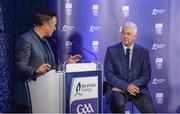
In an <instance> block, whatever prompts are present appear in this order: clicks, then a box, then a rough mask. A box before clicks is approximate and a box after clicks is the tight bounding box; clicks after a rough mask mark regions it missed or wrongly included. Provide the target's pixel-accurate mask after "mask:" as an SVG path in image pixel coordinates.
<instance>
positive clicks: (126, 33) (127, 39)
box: [121, 21, 137, 47]
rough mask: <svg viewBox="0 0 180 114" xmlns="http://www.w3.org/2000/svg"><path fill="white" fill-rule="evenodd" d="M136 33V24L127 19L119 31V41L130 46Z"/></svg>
mask: <svg viewBox="0 0 180 114" xmlns="http://www.w3.org/2000/svg"><path fill="white" fill-rule="evenodd" d="M136 35H137V26H136V24H135V23H133V22H131V21H128V22H126V23H125V24H124V25H123V27H122V31H121V41H122V43H123V44H124V45H125V46H127V47H130V46H131V45H132V44H134V42H135V40H136Z"/></svg>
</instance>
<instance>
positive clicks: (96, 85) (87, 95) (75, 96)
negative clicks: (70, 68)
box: [65, 71, 102, 113]
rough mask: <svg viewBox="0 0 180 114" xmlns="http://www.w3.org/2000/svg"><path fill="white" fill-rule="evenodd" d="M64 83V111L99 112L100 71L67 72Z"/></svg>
mask: <svg viewBox="0 0 180 114" xmlns="http://www.w3.org/2000/svg"><path fill="white" fill-rule="evenodd" d="M65 83H66V84H65V85H66V87H65V90H66V113H100V112H101V110H102V104H101V103H102V78H101V71H84V72H68V73H66V74H65Z"/></svg>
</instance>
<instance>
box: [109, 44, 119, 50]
mask: <svg viewBox="0 0 180 114" xmlns="http://www.w3.org/2000/svg"><path fill="white" fill-rule="evenodd" d="M120 47H121V43H117V44H114V45H111V46H109V47H108V48H112V49H114V48H120Z"/></svg>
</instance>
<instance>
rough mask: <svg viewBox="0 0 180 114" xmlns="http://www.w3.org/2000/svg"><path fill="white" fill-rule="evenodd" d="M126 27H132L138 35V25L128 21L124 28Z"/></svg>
mask: <svg viewBox="0 0 180 114" xmlns="http://www.w3.org/2000/svg"><path fill="white" fill-rule="evenodd" d="M126 27H131V28H133V29H134V32H135V34H137V25H136V24H135V23H134V22H132V21H127V22H126V23H125V24H124V25H123V28H126Z"/></svg>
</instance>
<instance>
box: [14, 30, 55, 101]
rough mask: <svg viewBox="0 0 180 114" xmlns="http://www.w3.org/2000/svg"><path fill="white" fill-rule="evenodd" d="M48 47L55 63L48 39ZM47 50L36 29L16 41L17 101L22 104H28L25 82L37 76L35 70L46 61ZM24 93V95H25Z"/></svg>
mask: <svg viewBox="0 0 180 114" xmlns="http://www.w3.org/2000/svg"><path fill="white" fill-rule="evenodd" d="M45 41H46V42H47V44H48V48H49V50H50V53H51V55H52V60H53V62H54V65H55V59H54V55H53V52H52V50H51V47H50V45H49V43H48V41H47V40H46V39H45ZM45 53H46V52H45V50H44V48H43V45H42V43H41V42H40V40H39V38H38V37H37V35H36V33H35V32H34V30H30V31H28V32H26V33H24V34H23V35H22V36H21V37H20V38H19V39H18V40H17V42H16V45H15V65H16V67H15V68H16V71H17V75H16V84H15V102H16V103H18V104H19V103H20V104H25V105H26V104H27V102H26V101H27V99H24V98H23V97H26V95H27V94H26V93H25V92H24V91H25V90H26V88H25V86H24V83H25V81H27V79H29V78H32V77H36V75H35V70H36V69H37V68H38V67H39V66H40V65H42V64H43V63H46V59H47V57H45ZM23 95H24V96H23Z"/></svg>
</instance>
